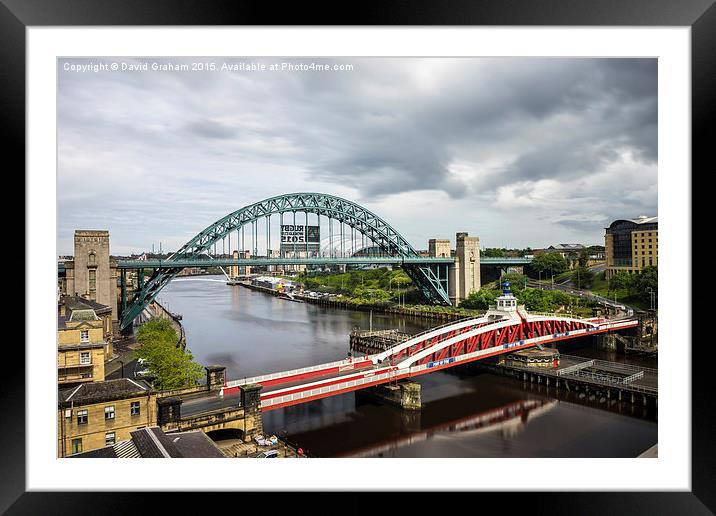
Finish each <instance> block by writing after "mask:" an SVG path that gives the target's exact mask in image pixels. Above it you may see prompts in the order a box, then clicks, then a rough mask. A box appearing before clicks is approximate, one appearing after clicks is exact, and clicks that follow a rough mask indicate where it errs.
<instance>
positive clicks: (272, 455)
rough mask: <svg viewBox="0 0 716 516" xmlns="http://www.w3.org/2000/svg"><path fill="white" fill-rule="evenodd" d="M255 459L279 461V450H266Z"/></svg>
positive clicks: (255, 456)
mask: <svg viewBox="0 0 716 516" xmlns="http://www.w3.org/2000/svg"><path fill="white" fill-rule="evenodd" d="M253 458H255V459H278V450H266V451H262V452H259V453H257V454H256V455H254V456H253Z"/></svg>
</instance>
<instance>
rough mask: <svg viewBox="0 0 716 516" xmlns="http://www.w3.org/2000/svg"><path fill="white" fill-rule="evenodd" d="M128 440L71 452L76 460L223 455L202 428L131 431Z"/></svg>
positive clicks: (216, 456)
mask: <svg viewBox="0 0 716 516" xmlns="http://www.w3.org/2000/svg"><path fill="white" fill-rule="evenodd" d="M129 435H130V436H131V438H130V439H127V440H124V441H120V442H118V443H116V444H114V445H112V446H105V447H104V448H98V449H96V450H90V451H86V452H82V453H76V454H74V455H70V456H69V457H70V458H77V459H117V458H120V459H139V458H142V459H180V458H207V459H214V458H222V459H223V458H226V455H224V453H223V452H222V451H221V450H219V448H218V447H217V446H216V445H215V444H214V441H212V440H211V439H209V437H208V436H207V435H206V434H205V433H204V432H202V431H201V430H190V431H188V432H174V433H170V434H166V433H164V431H163V430H162V429H161V428H159V427H158V426H153V427H150V428H146V427H145V428H140V429H139V430H135V431H134V432H130V434H129Z"/></svg>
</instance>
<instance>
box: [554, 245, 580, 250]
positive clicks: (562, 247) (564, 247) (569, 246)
mask: <svg viewBox="0 0 716 516" xmlns="http://www.w3.org/2000/svg"><path fill="white" fill-rule="evenodd" d="M584 248H585V247H584V246H583V245H582V244H557V245H551V246H549V247H548V249H560V250H565V251H566V250H570V249H584Z"/></svg>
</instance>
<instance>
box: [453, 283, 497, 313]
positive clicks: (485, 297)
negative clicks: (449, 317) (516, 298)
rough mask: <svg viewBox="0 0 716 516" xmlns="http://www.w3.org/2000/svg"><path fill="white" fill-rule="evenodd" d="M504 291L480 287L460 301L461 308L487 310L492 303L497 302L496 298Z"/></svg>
mask: <svg viewBox="0 0 716 516" xmlns="http://www.w3.org/2000/svg"><path fill="white" fill-rule="evenodd" d="M501 293H502V291H501V290H490V289H486V288H483V289H480V290H479V291H478V292H473V293H471V294H470V295H469V296H467V298H466V299H464V300H463V301H462V302H461V303H460V308H470V309H473V310H487V309H488V308H489V307H490V305H494V304H495V298H496V297H497V296H499V295H500V294H501Z"/></svg>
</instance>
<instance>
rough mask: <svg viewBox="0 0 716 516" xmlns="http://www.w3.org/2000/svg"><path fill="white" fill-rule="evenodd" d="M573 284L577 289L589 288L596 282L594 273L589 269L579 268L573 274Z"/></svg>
mask: <svg viewBox="0 0 716 516" xmlns="http://www.w3.org/2000/svg"><path fill="white" fill-rule="evenodd" d="M572 282H574V284H575V285H577V288H589V287H591V286H592V283H593V282H594V273H593V272H592V271H591V270H589V269H588V268H587V267H584V266H579V267H577V268H576V269H575V271H574V272H573V273H572Z"/></svg>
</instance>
